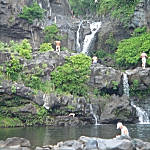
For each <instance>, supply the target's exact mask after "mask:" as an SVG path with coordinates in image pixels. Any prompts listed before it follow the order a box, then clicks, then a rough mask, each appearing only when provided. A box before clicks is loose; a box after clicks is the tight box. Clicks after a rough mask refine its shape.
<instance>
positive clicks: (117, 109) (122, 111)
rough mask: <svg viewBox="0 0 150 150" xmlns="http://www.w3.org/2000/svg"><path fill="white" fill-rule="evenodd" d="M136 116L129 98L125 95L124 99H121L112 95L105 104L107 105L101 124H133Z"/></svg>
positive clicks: (101, 117)
mask: <svg viewBox="0 0 150 150" xmlns="http://www.w3.org/2000/svg"><path fill="white" fill-rule="evenodd" d="M134 115H135V112H133V110H132V107H131V106H130V103H129V100H128V97H127V96H124V95H123V96H122V97H119V96H116V95H112V96H111V97H110V98H109V99H107V100H106V102H105V105H104V107H103V109H102V112H101V116H100V122H101V123H116V122H118V121H122V122H133V120H134V119H135V117H134ZM135 116H136V115H135Z"/></svg>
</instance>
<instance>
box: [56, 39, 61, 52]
mask: <svg viewBox="0 0 150 150" xmlns="http://www.w3.org/2000/svg"><path fill="white" fill-rule="evenodd" d="M55 43H56V52H58V53H60V44H61V43H60V41H55Z"/></svg>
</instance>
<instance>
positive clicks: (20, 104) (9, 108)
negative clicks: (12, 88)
mask: <svg viewBox="0 0 150 150" xmlns="http://www.w3.org/2000/svg"><path fill="white" fill-rule="evenodd" d="M26 105H32V107H34V109H36V111H35V113H30V111H29V112H26V113H24V112H21V111H20V110H21V109H22V108H24V107H26ZM34 109H33V110H34ZM48 115H50V114H49V113H48V111H47V110H46V109H45V108H44V107H40V106H38V105H37V104H34V103H32V102H31V101H29V100H25V99H22V98H21V97H14V98H11V99H10V98H8V99H5V100H1V101H0V127H16V126H33V125H43V124H45V121H46V117H47V116H48Z"/></svg>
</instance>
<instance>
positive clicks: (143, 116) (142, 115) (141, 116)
mask: <svg viewBox="0 0 150 150" xmlns="http://www.w3.org/2000/svg"><path fill="white" fill-rule="evenodd" d="M129 90H130V88H129V83H128V76H127V74H126V73H123V91H124V94H125V95H126V96H128V97H129V96H130V95H129ZM131 106H132V107H134V108H135V109H136V113H137V116H138V117H139V123H140V124H149V123H150V121H149V117H148V114H147V113H146V112H145V111H144V110H143V109H142V108H140V107H138V106H136V105H135V104H134V102H133V101H131Z"/></svg>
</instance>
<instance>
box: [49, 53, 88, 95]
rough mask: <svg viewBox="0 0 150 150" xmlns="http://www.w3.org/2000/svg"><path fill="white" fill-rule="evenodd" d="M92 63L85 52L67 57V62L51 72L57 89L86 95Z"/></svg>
mask: <svg viewBox="0 0 150 150" xmlns="http://www.w3.org/2000/svg"><path fill="white" fill-rule="evenodd" d="M90 65H91V58H90V57H88V56H86V55H84V54H79V55H75V56H71V57H68V58H66V63H65V64H64V65H63V66H59V67H57V68H56V70H55V71H53V72H52V73H51V79H52V82H53V83H54V85H55V88H56V90H59V91H63V92H70V93H71V94H74V95H79V96H82V95H86V94H87V85H86V82H87V80H88V78H89V73H90Z"/></svg>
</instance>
